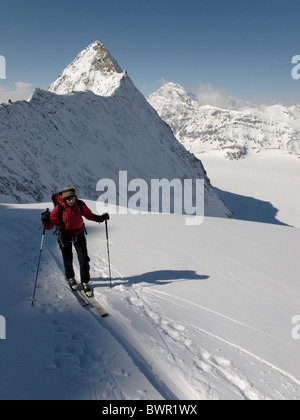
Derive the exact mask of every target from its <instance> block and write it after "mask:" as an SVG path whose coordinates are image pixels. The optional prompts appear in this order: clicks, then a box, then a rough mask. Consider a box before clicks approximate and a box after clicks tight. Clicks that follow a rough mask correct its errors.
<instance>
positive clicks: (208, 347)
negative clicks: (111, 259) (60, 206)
mask: <svg viewBox="0 0 300 420" xmlns="http://www.w3.org/2000/svg"><path fill="white" fill-rule="evenodd" d="M1 222H4V223H1V227H2V232H3V237H4V238H5V247H8V248H9V249H10V253H11V255H12V258H13V259H14V260H16V261H18V262H19V263H20V266H19V267H18V269H16V273H19V271H18V270H20V268H21V269H22V270H24V272H27V273H31V276H30V277H31V278H30V281H29V276H28V278H27V279H26V282H25V284H24V288H25V290H26V291H27V292H26V293H28V294H29V291H31V290H32V285H33V284H32V277H34V274H35V270H36V254H37V247H36V238H37V235H36V233H32V231H33V229H32V222H30V221H28V220H26V219H24V220H22V221H21V223H20V221H15V220H14V219H13V218H12V219H1ZM10 232H14V235H13V237H12V236H11V235H10ZM51 236H52V235H48V239H47V241H46V242H45V243H44V249H43V257H42V258H43V263H42V265H41V269H40V274H39V282H38V287H37V295H36V297H37V302H36V303H35V310H36V311H38V312H39V313H40V315H41V316H42V320H43V321H42V322H45V325H48V324H49V325H50V326H51V332H50V333H49V334H52V343H53V357H52V362H50V363H49V364H48V366H47V371H48V372H51V373H52V374H53V373H54V374H58V375H59V378H60V382H61V384H62V386H63V387H66V388H67V389H70V394H69V395H68V396H69V397H70V395H72V394H74V390H75V391H76V392H77V394H76V392H75V394H74V395H80V398H84V399H101V400H126V399H145V400H147V399H215V400H217V399H250V400H253V399H299V397H300V388H299V381H298V380H297V379H296V378H294V377H293V376H292V375H290V374H288V373H286V372H284V371H283V370H281V369H279V368H278V367H276V366H274V365H273V364H272V363H270V362H268V361H266V360H263V359H262V358H260V357H259V356H258V355H255V354H253V353H251V352H249V351H247V349H245V348H242V347H241V346H239V345H237V344H235V343H232V342H229V341H226V340H225V339H224V338H222V337H219V336H217V335H215V334H213V333H212V332H211V331H209V326H208V327H207V329H206V330H204V329H202V328H200V327H199V325H195V323H193V322H192V320H190V319H189V318H187V319H185V317H184V316H182V311H183V310H184V308H185V307H186V305H194V306H195V304H194V303H193V302H190V301H187V300H185V299H183V298H182V297H179V296H174V295H171V294H169V293H167V292H162V291H161V290H157V287H159V285H158V286H157V287H156V285H153V284H151V285H149V283H143V282H141V283H138V284H133V283H131V282H130V281H128V280H124V279H123V276H122V275H121V273H120V272H119V271H118V270H116V269H115V267H114V266H112V274H113V288H111V289H110V288H109V287H108V284H109V283H108V268H107V259H106V244H105V243H104V242H103V247H102V249H100V252H98V251H97V255H96V254H95V253H93V251H91V252H90V256H91V259H92V262H93V263H92V273H91V274H92V280H93V283H94V288H95V297H96V299H98V300H99V301H100V303H102V304H103V305H104V306H105V307H106V309H108V311H109V312H110V313H111V314H112V316H111V317H108V318H106V319H105V320H102V319H101V318H100V317H98V316H96V315H95V314H94V313H93V312H92V311H90V310H89V309H87V308H83V307H82V308H80V305H79V303H78V301H77V299H76V297H75V296H74V295H73V294H72V292H71V290H70V289H69V287H68V285H67V284H66V282H64V279H63V274H62V268H63V267H62V262H61V256H60V253H59V249H58V247H57V244H56V242H55V238H54V237H53V240H52V239H50V238H51ZM111 246H113V244H111ZM95 252H96V251H95ZM75 271H76V274H77V278H78V268H76V263H75ZM97 279H98V280H97ZM28 297H29V296H28ZM198 306H199V309H201V310H204V311H208V312H210V313H213V312H214V311H212V310H211V309H209V308H205V307H200V305H198ZM137 315H138V316H137ZM214 315H216V316H218V317H220V318H224V319H226V321H229V322H232V323H239V324H240V325H241V326H243V327H244V328H252V327H251V326H249V325H246V324H243V323H241V322H239V321H237V320H234V319H233V318H230V317H227V316H225V315H223V314H221V313H216V312H214ZM47 323H48V324H47ZM257 331H258V330H257ZM261 333H262V332H261ZM141 384H143V386H141Z"/></svg>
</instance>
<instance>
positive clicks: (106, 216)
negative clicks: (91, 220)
mask: <svg viewBox="0 0 300 420" xmlns="http://www.w3.org/2000/svg"><path fill="white" fill-rule="evenodd" d="M105 220H109V214H108V213H103V214H102V215H101V216H96V222H98V223H102V222H104V221H105Z"/></svg>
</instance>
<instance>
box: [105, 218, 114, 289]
mask: <svg viewBox="0 0 300 420" xmlns="http://www.w3.org/2000/svg"><path fill="white" fill-rule="evenodd" d="M105 230H106V246H107V256H108V269H109V280H110V287H112V284H111V270H110V256H109V242H108V228H107V220H105Z"/></svg>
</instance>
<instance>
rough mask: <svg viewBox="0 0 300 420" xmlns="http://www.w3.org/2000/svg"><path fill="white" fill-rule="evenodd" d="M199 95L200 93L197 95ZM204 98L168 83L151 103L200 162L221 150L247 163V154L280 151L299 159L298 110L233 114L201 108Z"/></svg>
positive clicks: (264, 108) (234, 111) (254, 110)
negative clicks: (202, 158)
mask: <svg viewBox="0 0 300 420" xmlns="http://www.w3.org/2000/svg"><path fill="white" fill-rule="evenodd" d="M198 94H199V92H198ZM204 99H205V96H204V97H202V98H200V99H199V95H195V94H193V93H190V92H187V91H186V90H185V89H184V88H183V87H182V86H180V85H178V84H175V83H167V84H165V85H164V86H162V87H161V88H160V89H159V90H158V91H156V92H154V93H153V94H152V95H150V96H149V98H148V102H149V103H150V104H151V105H152V106H153V108H154V109H156V111H157V112H158V114H159V115H160V117H161V118H162V119H163V120H164V121H165V122H166V123H167V124H169V125H170V127H171V128H172V131H173V133H174V135H175V137H176V138H177V139H178V140H179V141H180V142H181V143H182V144H183V145H184V146H185V147H186V148H187V150H189V151H190V152H192V153H194V154H195V155H196V156H198V157H199V156H200V155H201V154H202V153H203V152H206V151H211V150H217V151H220V152H221V155H222V156H224V157H226V158H229V159H241V158H245V157H246V155H247V153H248V151H249V150H253V151H255V152H259V151H260V150H262V149H275V150H281V151H282V152H283V153H290V154H294V155H297V156H300V108H299V107H298V106H292V107H284V106H283V105H281V104H277V105H272V106H260V107H257V106H255V105H252V106H243V107H241V108H236V109H232V106H233V103H231V102H230V101H229V102H230V103H229V105H228V108H227V109H226V108H221V107H216V106H212V105H210V104H203V102H204Z"/></svg>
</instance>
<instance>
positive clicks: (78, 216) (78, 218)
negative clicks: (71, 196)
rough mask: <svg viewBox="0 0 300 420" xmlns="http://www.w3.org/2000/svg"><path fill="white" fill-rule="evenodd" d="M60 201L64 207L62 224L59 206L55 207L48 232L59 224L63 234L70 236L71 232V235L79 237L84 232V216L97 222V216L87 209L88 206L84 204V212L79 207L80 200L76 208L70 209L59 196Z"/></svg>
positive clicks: (76, 203)
mask: <svg viewBox="0 0 300 420" xmlns="http://www.w3.org/2000/svg"><path fill="white" fill-rule="evenodd" d="M58 201H59V202H60V205H61V206H63V209H62V212H61V213H62V223H61V221H60V220H59V219H60V217H59V213H60V211H59V205H57V206H55V207H54V209H53V211H52V212H51V214H50V224H49V225H48V226H46V229H47V230H50V229H52V228H53V227H54V226H56V225H57V224H58V225H59V228H60V229H61V230H62V231H63V233H65V234H68V231H70V232H69V233H70V234H73V235H78V234H79V233H81V232H82V230H83V224H84V221H83V218H82V216H84V217H85V218H86V219H88V220H92V221H93V222H95V221H96V215H95V214H94V213H92V211H91V210H90V209H89V208H88V207H87V205H86V204H85V203H84V202H83V201H81V202H82V212H81V210H80V208H79V205H78V200H77V199H76V202H75V204H74V206H72V207H69V206H67V205H66V203H65V202H64V201H63V200H62V197H61V196H58Z"/></svg>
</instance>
